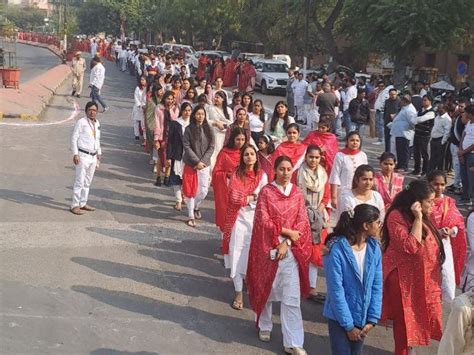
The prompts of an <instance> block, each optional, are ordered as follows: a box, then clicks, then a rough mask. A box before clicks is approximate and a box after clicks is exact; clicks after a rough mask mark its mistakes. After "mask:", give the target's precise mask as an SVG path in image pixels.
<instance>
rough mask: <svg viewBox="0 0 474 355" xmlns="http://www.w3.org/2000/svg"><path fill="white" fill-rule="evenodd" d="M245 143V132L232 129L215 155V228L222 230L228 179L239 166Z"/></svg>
mask: <svg viewBox="0 0 474 355" xmlns="http://www.w3.org/2000/svg"><path fill="white" fill-rule="evenodd" d="M245 143H247V138H246V135H245V132H244V130H243V129H241V128H238V127H237V128H234V129H233V130H232V133H231V135H230V138H229V141H228V142H227V144H226V145H225V146H224V148H222V149H221V151H220V152H219V154H218V155H217V160H216V165H214V169H213V170H212V188H213V189H214V204H215V211H216V219H215V222H216V226H217V227H219V229H220V230H221V231H223V229H224V224H225V214H226V211H227V201H228V194H229V189H228V185H229V179H230V177H231V175H232V173H233V172H234V171H235V169H236V168H237V166H239V159H240V148H242V147H243V146H244V144H245Z"/></svg>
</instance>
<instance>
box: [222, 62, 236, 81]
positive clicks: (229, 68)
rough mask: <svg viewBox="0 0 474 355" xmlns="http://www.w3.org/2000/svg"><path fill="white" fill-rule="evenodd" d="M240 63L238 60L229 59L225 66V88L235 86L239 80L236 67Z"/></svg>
mask: <svg viewBox="0 0 474 355" xmlns="http://www.w3.org/2000/svg"><path fill="white" fill-rule="evenodd" d="M238 63H239V62H238V61H237V59H232V58H227V59H226V60H225V66H224V77H223V79H224V87H231V86H234V85H235V82H236V80H237V73H236V72H235V67H236V65H237V64H238Z"/></svg>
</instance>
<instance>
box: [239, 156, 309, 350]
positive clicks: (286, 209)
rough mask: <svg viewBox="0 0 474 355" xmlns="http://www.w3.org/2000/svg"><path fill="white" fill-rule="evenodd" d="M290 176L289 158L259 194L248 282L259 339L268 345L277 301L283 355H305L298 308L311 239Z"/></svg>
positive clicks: (306, 285) (305, 289) (301, 200)
mask: <svg viewBox="0 0 474 355" xmlns="http://www.w3.org/2000/svg"><path fill="white" fill-rule="evenodd" d="M292 174H293V166H292V164H291V160H290V158H288V157H285V156H281V157H279V158H278V159H277V160H276V162H275V176H276V178H275V181H273V182H272V183H270V184H267V185H266V186H264V187H263V188H262V190H261V191H260V194H259V196H258V200H257V208H256V211H255V218H254V220H255V221H257V223H254V225H253V231H252V241H251V243H250V251H249V263H248V268H247V278H246V280H247V288H248V295H249V301H250V305H251V307H252V309H253V311H254V312H255V313H256V321H257V326H258V328H259V339H260V340H261V341H267V342H268V341H270V338H271V330H272V327H273V323H272V320H271V318H272V303H273V302H281V311H280V318H281V325H282V326H281V329H282V333H283V346H284V348H285V349H284V350H285V352H287V353H290V354H305V353H306V352H305V351H304V349H303V343H304V328H303V318H302V316H301V307H300V304H301V296H303V297H304V296H306V295H307V294H308V292H309V280H308V262H309V258H310V256H311V239H310V226H309V221H308V215H307V214H306V208H305V202H304V196H303V194H302V193H301V190H300V189H299V188H298V187H296V185H294V184H292V183H291V182H290V180H291V175H292Z"/></svg>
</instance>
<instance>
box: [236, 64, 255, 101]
mask: <svg viewBox="0 0 474 355" xmlns="http://www.w3.org/2000/svg"><path fill="white" fill-rule="evenodd" d="M255 76H256V72H255V69H254V67H253V66H252V64H250V63H249V61H248V59H245V60H244V62H243V63H242V64H241V65H240V74H239V92H241V93H246V92H251V91H253V84H254V81H255V80H252V79H254V78H255Z"/></svg>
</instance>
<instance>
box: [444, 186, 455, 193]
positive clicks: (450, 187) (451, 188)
mask: <svg viewBox="0 0 474 355" xmlns="http://www.w3.org/2000/svg"><path fill="white" fill-rule="evenodd" d="M455 189H456V186H454V185H449V186H446V191H448V192H454V190H455Z"/></svg>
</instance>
